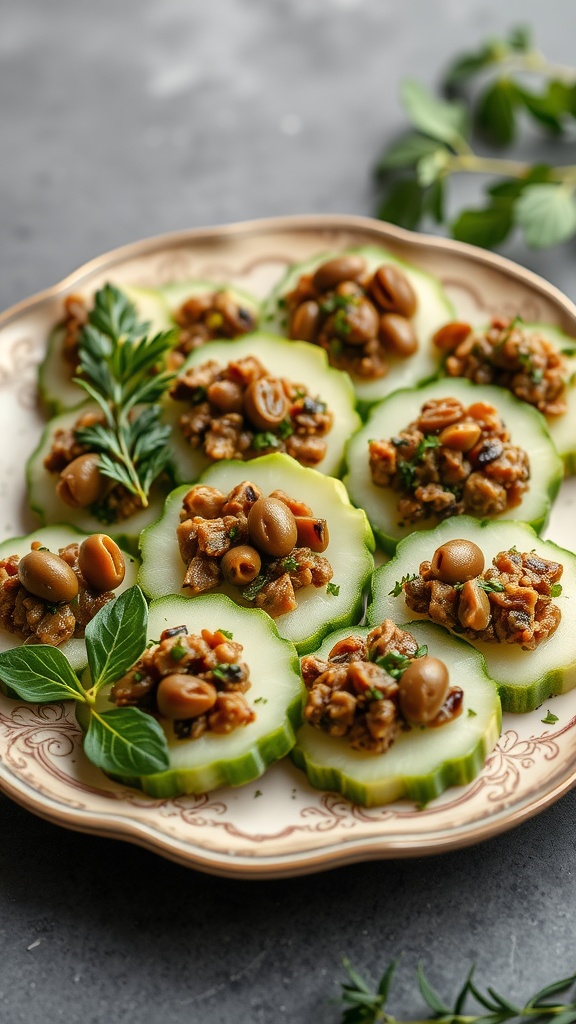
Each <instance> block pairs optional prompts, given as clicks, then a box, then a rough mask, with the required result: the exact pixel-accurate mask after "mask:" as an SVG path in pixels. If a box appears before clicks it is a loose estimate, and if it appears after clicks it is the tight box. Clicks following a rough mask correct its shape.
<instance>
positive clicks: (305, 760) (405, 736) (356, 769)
mask: <svg viewBox="0 0 576 1024" xmlns="http://www.w3.org/2000/svg"><path fill="white" fill-rule="evenodd" d="M403 629H406V630H407V631H408V632H409V633H410V634H411V635H412V637H413V638H414V640H415V641H416V642H417V643H418V644H419V645H422V647H421V650H420V651H418V652H416V655H415V656H420V655H421V653H422V650H426V651H427V656H426V657H427V659H428V658H434V659H440V661H442V662H443V663H444V664H445V666H446V668H447V669H448V675H449V683H450V685H451V686H452V685H455V686H456V687H457V688H459V689H460V690H461V691H463V693H462V694H461V695H460V700H459V703H458V715H457V717H453V718H452V719H451V720H450V719H449V718H448V720H447V721H446V722H445V724H442V725H438V724H436V725H435V726H434V727H430V726H425V725H418V724H413V725H411V726H409V727H407V726H406V724H403V725H400V726H399V727H397V729H396V731H395V735H394V738H393V742H392V744H391V745H390V746H389V748H388V749H385V750H384V752H383V753H378V752H375V751H374V750H371V749H357V748H355V747H353V746H351V743H350V735H348V734H345V735H343V734H342V732H343V728H342V726H341V721H342V719H340V722H339V728H336V730H335V732H336V735H330V734H329V731H326V730H324V729H323V728H314V727H313V726H312V725H311V724H310V723H309V722H308V721H306V722H305V724H304V725H303V726H302V727H301V729H300V730H299V732H298V734H297V737H296V746H295V747H294V750H293V751H292V755H291V756H292V758H293V760H294V761H295V762H296V764H297V765H299V767H301V768H303V769H304V771H305V772H306V774H307V776H308V778H309V780H310V782H311V783H312V785H313V786H316V787H318V788H319V789H329V790H336V791H337V792H340V793H342V794H343V796H345V797H347V799H349V800H351V801H352V802H353V803H357V804H363V805H365V806H369V807H373V806H376V805H378V804H385V803H389V802H390V801H392V800H400V799H409V800H415V801H417V802H418V803H420V804H426V803H428V801H430V800H432V799H434V798H435V797H437V796H439V795H440V793H442V792H443V791H444V790H445V789H446V788H447V787H448V786H460V785H464V784H466V783H468V782H470V781H471V780H472V779H473V778H474V777H475V776H476V775H477V774H478V772H479V771H480V770H481V768H482V765H483V764H484V762H485V760H486V758H487V756H488V754H489V753H490V751H491V750H492V749H493V747H494V745H495V744H496V742H497V740H498V736H499V733H500V724H501V711H500V701H499V699H498V694H497V692H496V688H495V686H494V684H493V682H492V681H491V680H490V679H489V677H488V675H487V673H486V669H485V666H484V662H483V659H482V657H481V656H480V654H478V653H477V652H476V651H475V650H473V648H471V647H470V646H469V645H467V644H464V643H463V642H462V640H459V639H457V638H456V637H452V636H449V635H448V634H447V633H446V632H445V631H443V630H442V629H441V628H440V627H439V626H436V625H434V624H433V623H428V622H409V623H408V624H407V625H406V626H404V627H403ZM369 633H370V630H369V628H367V627H354V629H353V630H350V629H345V630H339V631H338V632H337V633H331V634H330V636H328V637H326V638H325V640H324V642H323V644H322V646H321V647H320V648H319V650H318V651H316V652H315V654H314V655H312V656H311V660H312V659H314V658H317V659H319V660H324V661H327V660H328V655H329V653H330V651H331V650H332V648H333V647H335V646H336V645H340V646H342V643H343V642H344V644H345V643H346V638H347V637H350V636H351V635H352V636H353V637H354V638H358V639H359V640H365V639H366V637H367V636H368V635H369ZM401 660H402V659H401V657H397V658H396V659H394V663H395V664H398V663H401ZM336 661H337V662H339V665H335V667H336V670H337V671H340V672H342V659H341V657H338V658H337V659H336ZM412 664H417V662H412ZM350 665H351V667H354V669H355V670H356V671H355V676H356V677H358V678H360V676H361V673H360V672H359V671H358V664H357V663H355V662H351V663H350ZM321 667H322V666H320V668H321ZM374 667H375V666H374V663H372V664H371V665H369V668H371V669H374ZM393 671H394V670H393ZM395 674H396V675H397V674H398V673H395ZM304 675H305V678H306V672H305V673H304ZM322 678H323V677H322V676H320V677H319V682H321V681H322ZM390 682H393V681H392V680H390ZM351 688H352V690H355V689H356V688H355V687H354V685H353V684H352V687H351ZM346 689H349V687H348V686H346ZM311 692H312V691H311ZM356 692H358V691H357V690H356ZM360 692H361V691H360ZM378 696H379V694H378V693H377V692H374V693H373V694H371V695H370V697H373V698H374V699H375V700H376V699H377V698H378ZM337 697H339V699H340V704H339V707H338V708H336V709H335V712H336V714H338V713H340V712H341V711H342V703H343V702H342V691H339V692H338V693H337ZM324 699H325V698H324ZM348 701H349V703H350V697H349V696H348ZM386 703H388V702H387V701H382V700H380V701H378V702H377V704H376V705H375V706H374V705H372V707H375V711H374V714H375V715H377V714H378V713H379V712H380V713H381V708H379V705H385V704H386ZM334 721H335V723H336V719H335V720H334ZM360 724H361V723H360ZM378 724H379V722H376V723H375V731H376V732H378V731H379V730H378V729H377V726H378ZM380 731H381V730H380ZM338 733H340V735H338Z"/></svg>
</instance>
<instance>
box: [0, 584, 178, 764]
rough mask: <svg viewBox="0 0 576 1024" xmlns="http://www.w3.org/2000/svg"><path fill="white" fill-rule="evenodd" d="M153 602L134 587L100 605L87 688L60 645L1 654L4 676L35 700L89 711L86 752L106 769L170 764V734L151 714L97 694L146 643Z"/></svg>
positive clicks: (90, 642)
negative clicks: (102, 700)
mask: <svg viewBox="0 0 576 1024" xmlns="http://www.w3.org/2000/svg"><path fill="white" fill-rule="evenodd" d="M147 620H148V606H147V604H146V601H145V599H144V595H143V594H142V591H141V590H140V588H139V587H131V588H130V589H129V590H125V591H124V593H123V594H120V596H119V597H117V598H116V599H115V600H114V601H109V602H108V603H107V604H105V605H104V607H103V608H101V609H100V611H99V612H97V614H96V615H95V616H94V618H93V619H92V620H91V622H89V624H88V625H87V627H86V651H87V655H88V665H89V669H90V686H89V687H88V688H86V687H85V686H83V684H82V683H81V682H80V680H79V679H78V677H77V676H76V674H75V672H74V671H73V670H72V668H71V667H70V664H69V662H68V661H67V659H66V657H65V655H64V654H63V653H62V651H61V650H59V649H58V648H57V647H50V646H49V645H47V644H38V645H34V646H31V647H16V648H14V649H12V650H10V651H3V652H2V653H0V679H1V680H2V681H3V682H4V683H5V684H6V686H8V687H9V688H10V689H11V690H13V691H14V692H15V693H16V694H17V695H18V697H20V698H21V699H22V700H26V701H30V702H32V703H34V704H40V703H47V702H51V701H62V700H75V701H76V702H77V703H79V704H83V705H85V707H86V710H87V711H88V714H89V725H88V729H87V732H86V735H85V737H84V752H85V754H86V756H87V757H88V758H89V760H90V761H92V763H93V764H95V765H97V766H98V768H102V769H104V771H107V772H112V773H113V774H122V775H151V774H153V773H154V772H160V771H164V770H165V769H166V768H168V766H169V755H168V746H167V743H166V737H165V735H164V733H163V731H162V729H161V727H160V725H159V724H158V722H157V721H156V719H155V718H153V717H152V716H151V715H148V714H146V713H145V712H144V711H140V710H139V709H138V708H113V709H111V710H110V711H101V710H100V709H99V708H98V707H97V695H98V693H99V692H100V690H101V689H102V687H103V686H106V685H107V684H108V683H111V682H113V681H114V680H116V679H119V678H120V677H121V676H122V675H123V674H124V673H125V672H126V670H127V669H128V668H130V666H131V665H133V664H134V662H135V661H137V659H138V658H139V657H140V655H141V654H142V652H143V651H144V649H145V647H146V623H147Z"/></svg>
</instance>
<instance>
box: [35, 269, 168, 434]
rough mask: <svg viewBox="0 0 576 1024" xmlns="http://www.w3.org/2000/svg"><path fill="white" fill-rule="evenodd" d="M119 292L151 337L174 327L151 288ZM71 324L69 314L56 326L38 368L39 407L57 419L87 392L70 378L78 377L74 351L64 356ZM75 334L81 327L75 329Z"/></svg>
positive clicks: (127, 287)
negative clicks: (67, 330)
mask: <svg viewBox="0 0 576 1024" xmlns="http://www.w3.org/2000/svg"><path fill="white" fill-rule="evenodd" d="M122 292H123V293H124V295H125V296H126V298H127V299H128V300H129V301H130V302H132V303H133V304H134V306H135V308H136V311H137V313H138V316H139V318H140V319H141V320H142V321H145V322H147V323H150V330H151V332H152V333H156V332H158V331H168V330H170V328H171V327H173V323H172V320H171V317H170V314H169V311H168V308H167V306H166V303H165V301H164V299H163V298H162V297H161V296H160V294H159V293H158V292H157V291H155V290H154V289H152V288H139V287H136V286H132V285H123V286H122ZM65 303H68V304H69V305H70V308H71V313H73V312H74V305H73V297H72V296H68V297H67V299H66V300H65ZM83 306H84V303H83V300H82V298H81V297H79V299H78V308H77V312H78V313H79V314H82V311H83ZM89 307H90V300H87V301H86V308H89ZM67 320H68V322H69V323H70V322H71V314H70V313H69V314H67V316H66V317H65V319H64V320H63V322H62V323H59V324H57V325H56V326H55V327H54V328H53V330H52V332H51V334H50V337H49V339H48V349H47V352H46V355H45V357H44V359H43V360H42V362H41V363H40V366H39V368H38V390H39V392H40V397H41V399H42V403H43V405H44V407H45V408H46V410H47V411H48V413H49V415H50V416H56V415H57V414H58V413H61V412H64V411H65V410H66V409H73V408H74V407H75V406H77V405H80V404H81V403H82V402H84V401H85V400H86V392H85V391H84V390H83V388H81V387H80V386H79V385H78V384H75V383H74V381H73V379H72V378H73V377H75V376H76V374H77V364H76V361H75V360H74V347H73V346H72V351H71V352H70V354H69V357H68V358H67V357H66V356H65V354H64V339H65V335H66V329H67V327H66V322H67ZM76 330H77V332H78V333H79V331H80V326H77V327H76Z"/></svg>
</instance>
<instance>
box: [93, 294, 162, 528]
mask: <svg viewBox="0 0 576 1024" xmlns="http://www.w3.org/2000/svg"><path fill="white" fill-rule="evenodd" d="M148 329H149V324H146V323H140V322H139V321H138V318H137V315H136V310H135V308H134V305H133V304H132V303H131V302H130V301H129V300H128V299H127V297H126V296H125V295H124V294H123V293H122V292H121V291H119V289H118V288H115V287H114V286H113V285H110V284H107V285H105V286H104V287H103V288H102V289H101V290H100V291H98V292H97V293H96V297H95V304H94V308H93V309H92V310H91V312H90V313H89V314H88V323H87V324H86V326H85V327H84V328H83V330H82V333H81V335H80V341H79V347H78V362H79V365H80V370H81V372H82V376H81V377H76V378H74V380H75V383H76V384H79V385H80V387H82V388H83V389H84V391H86V393H87V394H88V395H89V396H90V398H92V399H93V400H94V401H95V402H96V403H97V404H98V406H99V407H100V409H101V410H102V413H103V416H104V423H95V424H94V425H93V426H89V427H82V428H81V429H78V430H76V432H75V433H76V437H77V439H78V441H79V442H80V443H81V444H83V445H85V446H86V448H87V449H88V451H91V452H97V453H98V455H99V456H100V472H101V473H102V474H103V475H104V476H106V477H109V478H110V479H111V480H114V481H115V482H116V483H119V484H122V485H123V486H124V487H125V488H126V489H127V490H128V491H130V492H131V493H132V494H135V495H136V496H137V498H139V500H140V503H141V504H142V506H143V507H144V508H145V507H146V506H147V505H148V494H149V491H150V488H151V486H152V484H153V483H154V480H156V478H157V477H158V476H160V474H161V473H162V472H164V470H165V469H166V467H167V465H168V463H169V459H170V452H169V448H168V439H169V437H170V427H169V426H168V425H166V424H163V423H161V421H160V410H159V408H158V406H157V405H156V404H155V403H156V402H158V399H159V398H160V397H161V396H162V395H163V394H164V392H165V391H166V388H167V387H168V385H169V384H170V382H171V380H172V379H173V377H174V375H173V374H172V373H168V372H167V371H165V370H159V369H158V368H159V366H160V365H161V362H162V358H163V356H164V354H165V353H166V352H167V350H168V349H169V348H171V347H172V345H173V343H174V333H173V331H163V332H161V333H159V334H155V335H149V334H148Z"/></svg>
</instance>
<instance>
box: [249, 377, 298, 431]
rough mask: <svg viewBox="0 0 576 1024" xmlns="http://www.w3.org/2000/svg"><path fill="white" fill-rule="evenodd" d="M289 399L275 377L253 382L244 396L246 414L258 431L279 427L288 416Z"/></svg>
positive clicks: (280, 382) (262, 378)
mask: <svg viewBox="0 0 576 1024" xmlns="http://www.w3.org/2000/svg"><path fill="white" fill-rule="evenodd" d="M288 408H289V403H288V398H287V396H286V393H285V391H284V388H283V387H282V381H280V380H277V379H276V378H275V377H260V378H259V379H258V380H253V381H252V383H251V384H249V385H248V387H247V388H246V392H245V394H244V412H245V415H246V416H247V417H248V419H249V420H250V422H251V423H252V424H253V425H254V426H255V427H256V429H257V430H270V428H271V427H277V426H278V424H279V423H281V422H282V420H283V419H285V418H286V416H287V415H288Z"/></svg>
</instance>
